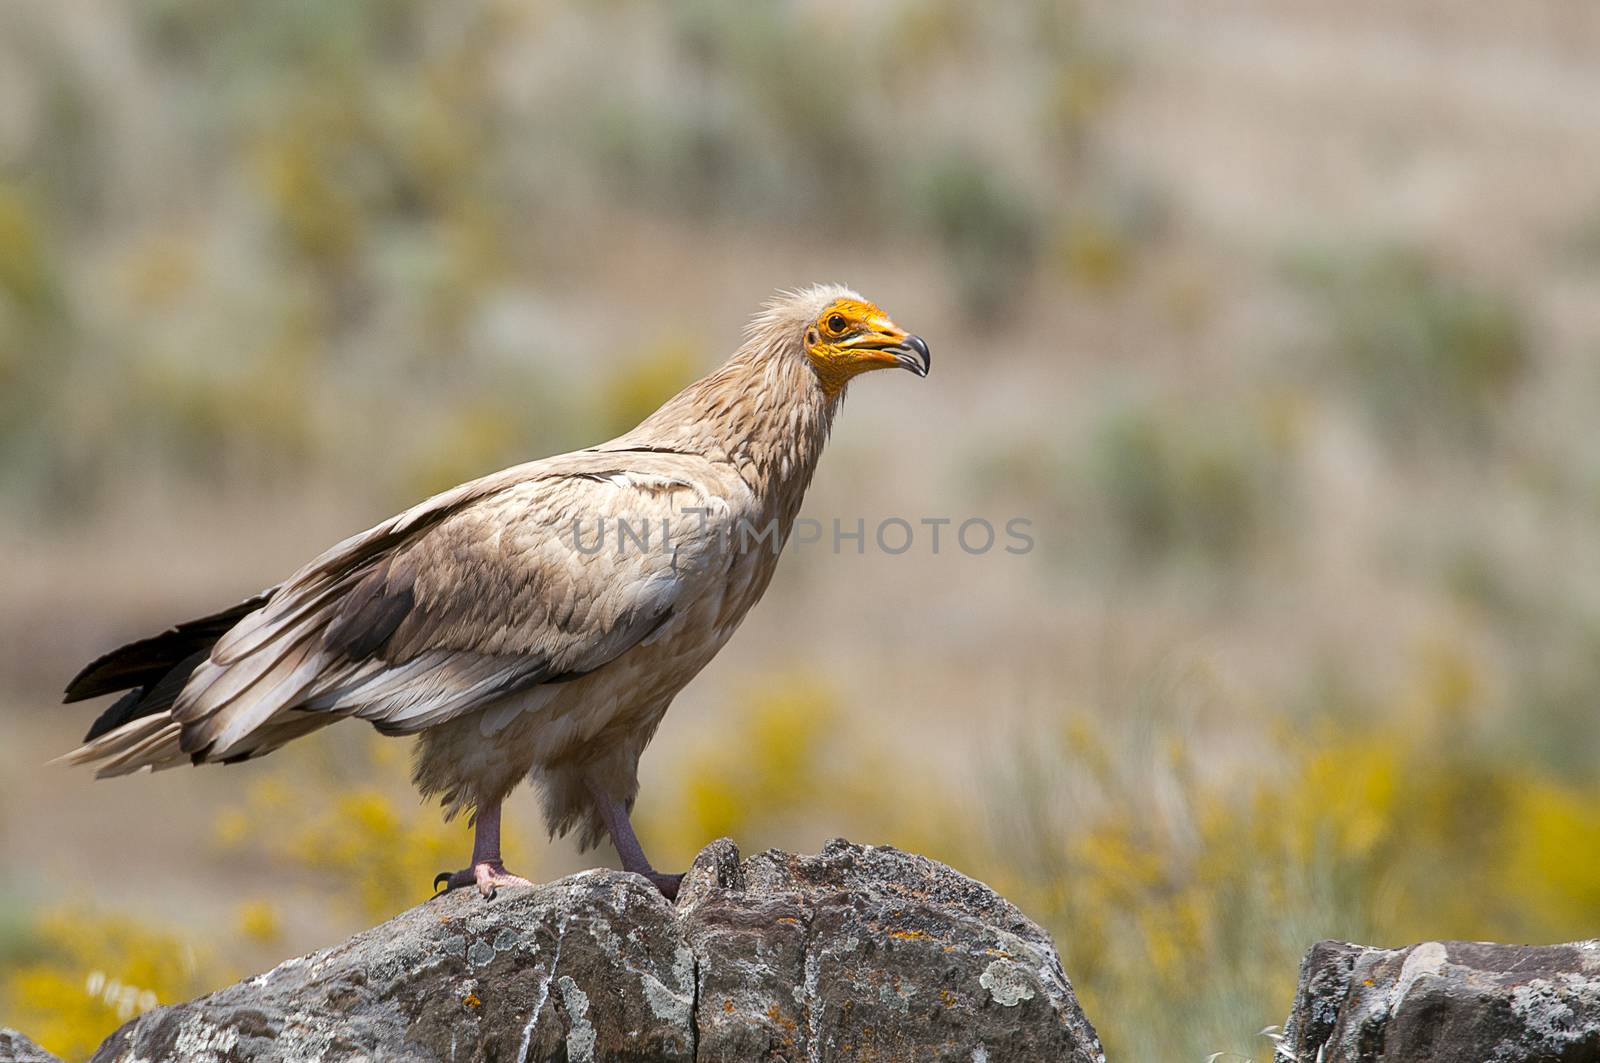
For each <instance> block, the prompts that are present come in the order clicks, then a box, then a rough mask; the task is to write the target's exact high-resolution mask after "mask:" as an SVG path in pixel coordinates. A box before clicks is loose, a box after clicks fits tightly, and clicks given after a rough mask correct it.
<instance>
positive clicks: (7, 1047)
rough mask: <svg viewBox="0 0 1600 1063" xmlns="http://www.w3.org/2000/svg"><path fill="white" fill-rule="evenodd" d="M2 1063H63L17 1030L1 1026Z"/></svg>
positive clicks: (0, 1060) (0, 1051)
mask: <svg viewBox="0 0 1600 1063" xmlns="http://www.w3.org/2000/svg"><path fill="white" fill-rule="evenodd" d="M0 1063H61V1060H59V1059H57V1058H56V1057H55V1056H52V1055H51V1054H50V1053H49V1052H46V1051H45V1050H44V1049H42V1048H40V1047H39V1046H38V1045H36V1044H34V1043H33V1042H32V1041H30V1040H28V1039H27V1038H26V1037H24V1036H22V1035H21V1034H20V1033H18V1032H17V1031H15V1030H8V1029H6V1028H5V1027H3V1026H0Z"/></svg>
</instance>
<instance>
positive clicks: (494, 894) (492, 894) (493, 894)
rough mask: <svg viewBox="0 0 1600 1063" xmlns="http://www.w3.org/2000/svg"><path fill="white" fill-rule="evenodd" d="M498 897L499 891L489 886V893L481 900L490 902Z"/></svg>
mask: <svg viewBox="0 0 1600 1063" xmlns="http://www.w3.org/2000/svg"><path fill="white" fill-rule="evenodd" d="M498 896H500V891H499V890H498V889H496V888H495V887H493V886H490V887H489V892H488V893H487V894H485V895H484V898H483V899H484V900H485V901H492V900H494V899H495V898H496V897H498Z"/></svg>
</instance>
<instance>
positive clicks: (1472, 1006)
mask: <svg viewBox="0 0 1600 1063" xmlns="http://www.w3.org/2000/svg"><path fill="white" fill-rule="evenodd" d="M1278 1060H1279V1063H1356V1061H1358V1060H1359V1061H1361V1063H1446V1061H1451V1063H1454V1061H1468V1060H1471V1061H1477V1060H1484V1061H1488V1060H1492V1061H1494V1063H1545V1061H1549V1063H1556V1061H1561V1063H1580V1061H1600V941H1582V942H1577V943H1574V944H1571V945H1549V946H1540V947H1534V946H1524V945H1491V944H1485V943H1482V942H1469V941H1429V942H1424V943H1423V944H1420V945H1412V946H1410V947H1409V948H1403V949H1375V948H1368V947H1366V946H1362V945H1350V944H1346V943H1344V942H1339V941H1324V942H1321V943H1320V944H1318V945H1316V946H1314V947H1313V948H1312V949H1311V951H1310V952H1309V953H1308V954H1307V955H1306V958H1305V961H1304V962H1303V963H1302V964H1301V965H1300V986H1299V989H1298V990H1297V991H1296V993H1295V999H1294V1006H1293V1010H1292V1012H1291V1013H1290V1016H1289V1021H1288V1023H1287V1025H1286V1026H1285V1027H1284V1031H1283V1037H1282V1039H1281V1041H1280V1042H1279V1047H1278Z"/></svg>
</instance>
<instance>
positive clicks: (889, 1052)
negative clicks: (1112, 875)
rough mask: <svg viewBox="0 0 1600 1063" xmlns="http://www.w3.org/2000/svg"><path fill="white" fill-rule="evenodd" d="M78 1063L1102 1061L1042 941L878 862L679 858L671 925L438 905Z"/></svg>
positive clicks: (845, 848) (1000, 913)
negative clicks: (689, 863)
mask: <svg viewBox="0 0 1600 1063" xmlns="http://www.w3.org/2000/svg"><path fill="white" fill-rule="evenodd" d="M94 1059H95V1060H96V1061H97V1063H113V1061H115V1063H134V1061H135V1060H158V1059H159V1060H192V1061H205V1063H242V1061H246V1060H261V1061H267V1060H283V1061H291V1060H292V1061H294V1063H312V1061H317V1060H323V1061H333V1060H354V1059H371V1060H385V1061H390V1060H438V1061H456V1063H467V1061H469V1060H482V1061H490V1060H493V1061H505V1063H513V1061H515V1063H521V1061H534V1060H564V1061H570V1063H589V1061H618V1063H620V1061H625V1060H638V1061H646V1060H648V1061H651V1063H658V1061H671V1060H684V1061H689V1060H703V1061H726V1063H753V1061H757V1060H774V1061H776V1060H789V1061H799V1060H854V1059H873V1060H883V1061H889V1060H908V1061H909V1060H915V1061H918V1063H925V1061H934V1060H952V1061H954V1060H960V1061H961V1063H971V1061H973V1060H988V1061H990V1063H1000V1061H1002V1060H1029V1061H1032V1060H1041V1061H1050V1063H1091V1061H1097V1060H1103V1059H1104V1057H1103V1056H1102V1055H1101V1052H1100V1046H1099V1042H1098V1040H1097V1039H1096V1037H1095V1033H1094V1030H1093V1029H1092V1028H1091V1027H1090V1025H1089V1022H1088V1020H1086V1019H1085V1018H1084V1016H1083V1012H1082V1011H1081V1010H1080V1009H1079V1007H1078V1004H1077V1001H1076V999H1075V998H1074V996H1073V993H1072V986H1071V985H1070V984H1069V982H1068V981H1067V976H1066V974H1065V973H1064V972H1063V971H1062V968H1061V963H1060V961H1059V959H1058V958H1057V955H1056V951H1055V948H1054V947H1053V946H1052V945H1051V943H1050V939H1049V938H1048V937H1047V936H1046V935H1045V933H1044V932H1043V931H1042V930H1040V929H1039V927H1037V926H1036V925H1034V924H1033V923H1032V922H1030V921H1029V920H1028V919H1027V918H1026V917H1025V916H1023V915H1022V913H1021V912H1019V911H1018V910H1017V909H1016V908H1015V907H1013V906H1012V905H1010V904H1008V903H1007V902H1006V901H1004V900H1002V899H1001V898H1000V897H998V896H996V895H995V894H994V892H993V891H991V890H989V889H988V888H987V887H985V886H983V885H981V884H979V883H977V882H974V881H972V880H971V879H968V878H965V877H964V876H962V875H960V874H957V873H956V872H954V871H952V870H951V869H949V868H948V867H945V866H943V865H941V864H937V863H934V862H933V861H931V860H927V859H924V858H922V857H918V856H912V855H909V854H907V853H903V852H899V851H897V850H895V849H888V848H875V847H871V846H858V845H851V844H849V843H847V842H843V841H836V842H832V843H830V844H829V845H828V846H827V847H826V848H825V849H824V850H823V851H822V852H821V853H820V854H819V855H817V856H795V855H790V854H786V853H778V852H769V853H763V854H761V855H759V856H755V857H752V858H750V859H749V860H743V861H741V860H740V857H739V853H738V851H737V850H736V849H735V848H734V846H733V843H732V842H729V841H726V840H723V841H720V842H717V843H715V844H713V845H712V846H710V847H709V848H707V849H706V850H705V851H704V852H702V853H701V854H700V857H699V858H698V859H697V860H696V861H695V864H694V867H693V868H692V869H691V871H690V873H689V876H688V878H687V879H686V880H685V882H684V885H683V889H682V891H681V893H680V896H679V900H678V903H677V904H676V906H674V905H673V904H671V903H669V902H668V901H666V900H664V899H663V898H662V897H661V896H660V894H659V893H657V892H656V891H655V890H654V889H653V888H652V887H650V886H649V885H648V884H647V883H645V881H644V880H643V879H641V878H638V877H637V876H633V875H625V874H622V873H620V872H613V871H590V872H585V873H583V874H580V875H574V876H573V877H571V878H568V879H563V880H562V881H559V882H555V883H551V884H550V885H546V886H536V887H532V888H522V889H509V890H503V891H501V893H500V895H499V896H498V897H497V898H496V899H495V900H493V901H491V902H485V901H483V900H481V899H480V898H479V897H478V896H477V895H476V894H475V893H470V892H468V891H460V892H457V893H453V894H450V895H447V896H444V897H440V898H436V899H435V900H432V901H429V902H428V903H426V904H423V905H420V906H419V907H417V908H414V909H412V910H411V911H409V912H406V913H404V914H402V915H400V916H398V917H397V918H395V919H393V920H390V921H389V922H388V923H385V924H383V925H382V926H379V927H377V928H375V929H373V930H370V931H367V932H366V933H363V934H360V935H358V936H357V937H355V938H352V939H351V940H349V941H347V942H345V943H344V944H342V945H338V946H335V947H334V948H331V949H327V950H325V951H323V952H318V953H314V954H312V955H310V956H305V957H302V958H300V959H296V960H290V961H289V962H288V963H285V964H283V965H282V966H280V967H278V968H277V969H276V970H273V971H270V972H268V973H266V974H263V975H260V976H258V977H256V978H252V979H249V980H248V981H244V982H240V983H239V984H237V985H234V986H231V987H230V988H228V989H224V990H222V991H221V992H218V993H213V994H211V995H210V996H207V997H202V998H200V999H199V1000H195V1001H192V1002H190V1003H188V1004H179V1005H176V1006H173V1007H167V1008H161V1009H158V1010H156V1011H153V1012H150V1013H148V1014H146V1015H143V1016H141V1017H140V1018H138V1019H136V1020H134V1021H133V1022H131V1023H129V1024H128V1025H126V1026H124V1027H123V1028H122V1029H121V1030H119V1031H117V1033H115V1034H113V1035H112V1036H111V1037H110V1038H109V1039H108V1040H107V1041H106V1043H105V1044H104V1045H102V1046H101V1048H100V1051H99V1052H98V1053H97V1054H96V1055H95V1057H94Z"/></svg>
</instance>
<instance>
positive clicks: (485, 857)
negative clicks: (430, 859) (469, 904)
mask: <svg viewBox="0 0 1600 1063" xmlns="http://www.w3.org/2000/svg"><path fill="white" fill-rule="evenodd" d="M531 885H533V883H531V882H529V881H528V880H527V879H525V878H523V877H522V876H521V875H513V874H512V873H511V872H509V871H507V870H506V865H505V864H503V863H501V862H500V802H499V801H496V802H495V803H494V804H492V805H488V806H486V807H484V808H480V809H478V811H477V814H476V815H475V816H474V817H473V831H472V866H471V867H469V868H467V869H466V870H464V871H457V872H455V873H454V874H451V873H450V872H448V871H445V872H441V873H440V874H439V876H438V877H437V878H435V879H434V880H433V888H434V889H435V890H437V889H438V888H439V887H440V886H443V887H444V892H446V893H449V892H450V891H451V890H453V889H459V888H460V887H462V886H477V887H478V892H479V893H481V894H483V899H484V900H486V901H492V900H494V895H495V891H496V890H497V889H499V888H500V887H501V886H531Z"/></svg>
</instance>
